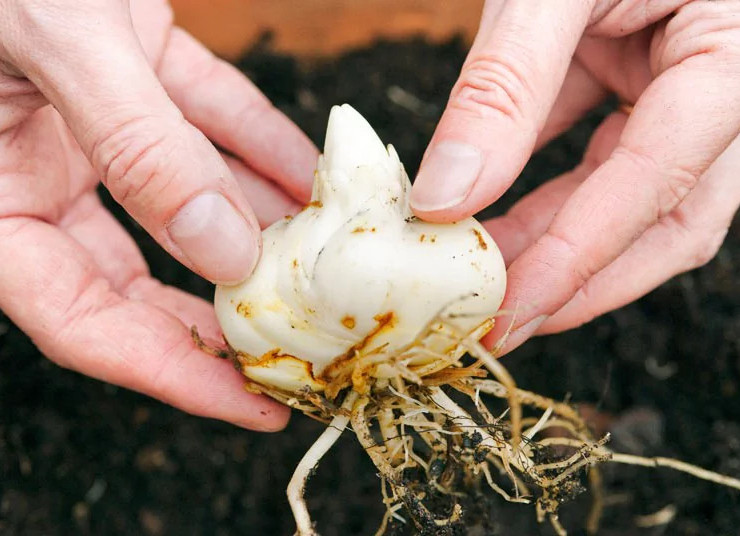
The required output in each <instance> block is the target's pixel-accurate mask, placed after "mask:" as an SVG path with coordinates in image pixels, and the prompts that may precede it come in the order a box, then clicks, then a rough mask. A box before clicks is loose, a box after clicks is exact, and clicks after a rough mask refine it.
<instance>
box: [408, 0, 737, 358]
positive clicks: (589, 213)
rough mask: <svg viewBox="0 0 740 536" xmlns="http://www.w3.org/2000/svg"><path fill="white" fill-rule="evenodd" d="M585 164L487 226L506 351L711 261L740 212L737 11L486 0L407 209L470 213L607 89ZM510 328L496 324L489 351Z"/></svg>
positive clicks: (692, 5) (443, 215) (701, 4)
mask: <svg viewBox="0 0 740 536" xmlns="http://www.w3.org/2000/svg"><path fill="white" fill-rule="evenodd" d="M609 92H613V93H616V94H617V95H618V96H619V97H620V99H621V100H623V101H625V102H628V103H634V109H633V110H632V111H631V113H629V114H628V113H625V111H624V110H619V111H616V112H614V113H613V114H612V115H610V116H609V117H608V118H607V119H606V120H605V121H604V122H603V124H602V125H601V126H600V128H599V129H598V130H597V132H596V133H595V134H594V136H593V138H592V140H591V143H590V145H589V148H588V150H587V151H586V154H585V156H584V159H583V161H582V163H581V164H580V165H579V166H578V167H577V168H575V169H574V170H573V171H571V172H569V173H566V174H564V175H562V176H560V177H557V178H555V179H553V180H551V181H549V182H547V183H545V184H544V185H542V186H541V187H540V188H538V189H537V190H535V191H534V192H532V193H530V194H529V195H528V196H526V197H525V198H524V199H522V200H521V201H519V203H518V204H516V205H515V206H514V207H513V208H512V209H511V210H510V211H509V213H508V214H506V215H505V216H503V217H501V218H497V219H494V220H492V221H490V222H488V223H487V228H488V229H489V230H490V232H491V234H492V235H493V237H494V238H495V239H496V241H497V242H498V244H499V245H500V247H501V249H502V252H503V254H504V257H505V259H506V261H507V264H508V266H509V268H508V277H509V287H508V292H507V296H506V299H505V301H504V304H503V305H502V310H504V311H515V312H516V317H515V321H514V327H513V331H512V332H511V333H510V335H509V337H508V342H507V344H506V347H505V351H508V350H511V349H512V348H514V347H516V346H517V345H519V344H521V343H522V342H523V341H524V340H526V339H527V338H528V337H530V336H531V335H532V334H534V333H549V332H556V331H561V330H565V329H569V328H572V327H575V326H578V325H580V324H582V323H584V322H587V321H589V320H591V319H592V318H594V317H595V316H597V315H600V314H602V313H604V312H607V311H609V310H612V309H615V308H617V307H620V306H622V305H624V304H626V303H628V302H630V301H632V300H634V299H637V298H638V297H640V296H642V295H643V294H645V293H647V292H649V291H650V290H651V289H653V288H655V287H656V286H658V285H659V284H661V283H662V282H664V281H665V280H667V279H669V278H670V277H672V276H673V275H675V274H677V273H680V272H683V271H686V270H689V269H692V268H695V267H697V266H700V265H702V264H703V263H705V262H707V261H708V260H709V259H711V258H712V257H713V256H714V254H715V253H716V252H717V250H718V248H719V247H720V245H721V243H722V241H723V239H724V236H725V234H726V232H727V229H728V226H729V224H730V222H731V220H732V217H733V215H734V213H735V212H736V210H737V208H738V205H740V180H738V177H737V176H736V175H737V170H738V169H740V141H734V142H733V140H736V138H737V136H738V133H739V132H740V2H738V1H731V0H727V1H722V2H718V1H707V0H704V1H702V0H697V1H694V2H690V1H688V0H667V1H664V2H651V1H650V0H590V1H581V0H565V1H558V2H552V1H550V0H542V1H540V2H535V3H532V2H526V3H522V2H504V1H502V0H489V1H488V2H486V6H485V8H484V11H483V18H482V21H481V25H480V30H479V33H478V36H477V37H476V40H475V42H474V44H473V47H472V49H471V51H470V53H469V55H468V57H467V59H466V61H465V64H464V66H463V69H462V73H461V75H460V78H459V80H458V82H457V84H456V85H455V87H454V88H453V91H452V95H451V97H450V101H449V103H448V106H447V109H446V111H445V113H444V115H443V117H442V119H441V121H440V123H439V126H438V128H437V130H436V132H435V135H434V138H433V139H432V142H431V144H430V147H429V149H428V150H427V154H426V155H425V159H424V161H423V162H422V167H421V170H420V172H419V175H418V178H417V181H416V183H415V185H414V188H413V192H412V198H411V203H412V206H413V208H414V211H415V212H416V214H417V215H418V216H420V217H422V218H423V219H426V220H430V221H453V220H457V219H460V218H463V217H467V216H470V215H472V214H474V213H476V212H477V211H478V210H480V209H482V208H483V207H485V206H486V205H488V204H490V203H492V202H493V201H495V200H496V199H497V198H498V197H500V196H501V194H502V193H503V192H504V191H505V190H506V189H507V188H508V187H509V186H510V185H511V183H512V182H513V181H514V179H515V177H516V176H517V175H518V174H519V172H520V171H521V170H522V168H523V167H524V164H525V163H526V161H527V159H528V158H529V155H530V154H531V152H532V151H533V150H534V149H536V148H537V147H539V146H542V145H543V144H544V143H546V142H547V141H549V140H550V139H552V138H553V137H554V136H556V135H557V134H558V133H560V132H562V131H563V130H565V129H566V128H568V127H569V126H570V125H572V124H573V123H574V122H575V121H577V120H578V119H579V118H580V117H581V116H582V115H583V114H584V113H585V112H586V111H588V110H589V109H591V108H593V107H594V106H595V105H596V104H598V103H599V102H600V101H601V100H603V99H604V98H605V96H606V95H607V94H608V93H609ZM507 325H508V322H507V321H502V322H499V324H498V325H497V326H496V328H495V330H494V332H493V333H491V334H490V335H489V338H488V342H489V343H490V342H492V341H494V340H496V339H498V338H500V337H501V336H502V335H503V333H504V330H505V329H506V327H507Z"/></svg>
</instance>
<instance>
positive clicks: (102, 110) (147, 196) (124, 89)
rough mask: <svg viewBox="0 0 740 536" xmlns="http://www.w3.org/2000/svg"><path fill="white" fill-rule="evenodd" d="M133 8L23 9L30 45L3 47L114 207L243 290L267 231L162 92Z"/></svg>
mask: <svg viewBox="0 0 740 536" xmlns="http://www.w3.org/2000/svg"><path fill="white" fill-rule="evenodd" d="M126 4H127V3H125V2H118V1H114V0H107V1H105V2H99V1H94V0H84V1H75V2H70V1H65V0H53V1H49V2H41V3H38V2H18V3H14V4H13V5H12V6H13V9H14V10H15V11H13V12H12V14H13V15H14V16H15V21H14V22H13V24H14V27H15V28H16V29H17V30H18V31H20V32H22V35H23V37H22V38H20V39H15V40H13V39H9V38H7V36H6V38H5V39H3V38H0V39H2V40H3V45H4V46H5V48H6V49H7V48H9V52H8V54H9V56H10V57H11V59H12V61H13V64H14V65H16V66H17V67H19V68H20V69H21V70H22V71H23V73H24V74H25V75H26V76H27V77H28V78H29V79H30V80H31V81H32V82H34V84H35V85H36V86H37V87H38V88H39V89H40V90H41V92H42V93H43V94H44V95H45V96H46V98H47V99H48V100H49V101H51V102H52V104H54V106H55V107H56V108H57V110H59V112H60V113H61V115H62V116H63V117H64V119H65V121H66V122H67V124H68V125H69V127H70V129H71V130H72V132H73V134H74V136H75V138H76V139H77V141H78V142H79V144H80V146H81V147H82V149H83V150H84V152H85V154H86V155H87V156H88V158H89V159H90V160H91V162H92V163H93V165H94V167H95V169H96V171H97V172H98V173H99V175H100V176H101V177H102V180H103V182H104V183H105V184H106V186H107V187H108V188H109V189H110V191H111V193H112V194H113V197H114V198H115V199H116V200H117V201H118V202H120V203H121V204H122V205H123V206H124V207H125V208H126V210H127V211H128V212H129V213H130V214H131V215H132V216H133V217H134V218H135V219H136V220H137V221H138V222H139V223H141V224H142V226H143V227H144V228H145V229H146V230H147V231H148V232H149V233H150V234H151V235H152V236H153V237H154V238H155V239H156V240H157V241H158V242H159V243H160V244H162V245H163V246H164V247H165V248H166V249H167V250H168V251H169V252H170V253H172V254H173V255H174V256H176V257H177V258H178V259H179V260H180V261H182V262H183V263H184V264H186V265H187V266H189V267H191V268H192V269H194V270H196V271H197V272H198V273H200V274H202V275H203V276H205V277H207V278H208V279H211V280H213V281H218V282H235V281H239V280H241V279H243V278H245V277H246V276H247V275H248V274H249V273H250V271H251V269H252V268H253V266H254V265H255V263H256V261H257V257H258V255H259V226H258V224H257V222H256V220H255V218H254V215H253V214H252V211H251V209H250V208H249V206H248V204H247V201H246V199H245V198H244V194H243V193H242V191H241V190H240V188H239V186H238V185H237V184H236V181H235V180H234V178H233V177H232V176H231V174H230V172H229V170H228V168H227V166H226V164H225V163H224V162H223V160H222V159H221V158H220V156H219V154H218V151H216V149H215V148H214V147H213V146H212V145H211V144H210V142H209V141H208V140H207V139H206V138H205V137H204V136H203V135H202V134H201V133H200V132H199V131H198V130H197V129H195V128H194V127H193V126H192V125H190V124H189V123H187V121H185V120H184V119H183V118H182V115H181V114H180V112H179V110H178V109H177V107H176V106H175V105H174V104H173V103H172V102H171V101H170V99H169V98H168V97H167V94H166V92H165V91H164V89H163V88H162V87H161V85H160V84H159V82H158V80H157V78H156V76H155V74H154V72H153V70H152V69H151V68H150V66H149V65H148V63H147V59H146V56H145V55H144V52H143V51H142V49H141V46H140V44H139V41H138V38H137V37H136V35H135V34H134V31H133V28H132V26H131V21H130V17H129V14H128V12H127V8H126ZM6 16H7V13H6ZM10 34H11V35H12V32H10Z"/></svg>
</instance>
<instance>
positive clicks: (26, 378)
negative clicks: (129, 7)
mask: <svg viewBox="0 0 740 536" xmlns="http://www.w3.org/2000/svg"><path fill="white" fill-rule="evenodd" d="M173 5H174V7H175V10H176V19H177V21H178V22H179V23H180V24H182V25H183V26H185V27H186V28H187V29H189V30H190V31H191V32H192V33H193V34H195V35H196V36H197V37H198V38H199V39H201V40H203V41H204V42H205V43H206V44H207V45H208V46H210V47H211V48H212V49H213V50H214V51H215V52H216V53H218V54H219V55H221V56H223V57H225V58H228V59H229V60H230V61H232V62H233V63H234V64H235V65H237V67H238V68H240V69H241V70H242V71H243V72H244V73H245V74H246V75H247V76H248V77H249V78H250V79H252V80H253V81H254V82H255V83H256V84H257V86H258V87H260V89H262V90H263V91H264V92H265V93H266V95H267V96H268V97H269V98H270V99H272V101H273V102H274V103H275V105H276V106H278V107H279V108H280V109H281V110H283V111H284V112H285V113H286V114H287V115H288V116H289V117H291V118H292V119H293V120H294V121H295V122H296V123H297V124H298V125H299V126H300V127H301V128H303V129H304V130H305V131H306V132H307V133H308V135H309V136H310V137H311V138H312V139H313V140H314V142H315V143H316V144H317V145H319V146H320V145H321V143H322V141H323V135H324V130H325V126H326V119H327V116H328V111H329V108H330V107H331V106H332V105H334V104H339V103H342V102H348V103H350V104H351V105H353V106H354V107H355V108H357V109H358V110H359V111H360V112H361V113H363V115H365V117H367V119H368V120H369V121H370V123H371V124H372V125H373V126H374V127H375V128H376V129H377V130H378V132H379V134H380V135H381V137H382V138H383V140H384V141H386V142H388V143H393V144H394V146H395V147H396V149H397V151H398V153H399V155H400V156H401V159H402V161H403V162H404V163H405V164H406V166H407V170H408V172H409V174H410V175H411V176H413V174H414V173H415V171H416V169H417V167H418V164H419V161H420V159H421V155H422V153H423V151H424V148H425V146H426V143H427V142H428V140H429V139H430V137H431V135H432V132H433V130H434V127H435V125H436V122H437V119H438V118H439V115H440V114H441V112H442V110H443V108H444V104H445V102H446V100H447V96H448V93H449V90H450V88H451V86H452V84H453V83H454V81H455V79H456V77H457V74H458V73H459V68H460V66H461V64H462V62H463V60H464V58H465V54H466V51H467V47H468V45H469V42H470V40H471V39H472V36H473V35H474V33H475V28H476V26H477V21H478V15H479V12H480V8H481V5H482V2H481V1H479V0H455V1H454V2H446V1H445V2H430V1H427V0H420V1H414V0H395V1H391V0H364V1H360V0H313V1H311V2H297V1H287V0H272V1H270V0H250V1H247V0H242V1H238V0H212V1H209V2H203V1H199V0H174V2H173ZM613 107H614V103H613V102H611V101H609V102H606V103H604V104H603V105H602V106H601V107H599V108H598V109H596V110H594V111H593V112H592V113H590V114H588V115H587V116H586V117H585V118H584V119H583V120H582V121H581V122H579V123H578V124H577V125H576V126H575V127H574V128H573V129H572V130H571V131H570V132H568V133H566V134H564V135H562V136H561V137H560V138H558V139H557V140H555V141H554V142H552V143H551V144H549V145H548V146H547V147H545V148H543V149H542V150H541V151H540V152H538V153H537V154H536V155H534V157H533V158H532V160H531V162H530V164H529V165H528V166H527V168H526V169H525V170H524V172H523V173H522V175H521V177H520V178H519V179H518V180H517V181H516V183H515V184H514V186H513V187H512V188H511V190H510V191H509V192H508V193H507V195H506V196H505V197H504V198H503V199H502V200H501V201H499V202H497V203H496V205H495V206H494V207H493V208H492V209H491V210H489V211H487V213H486V214H485V215H484V217H485V216H486V215H490V214H495V213H500V212H501V211H503V210H506V208H507V207H508V206H510V205H511V203H512V202H513V201H515V200H516V199H517V198H519V197H520V196H522V195H523V194H525V193H526V192H527V191H529V190H531V189H532V188H534V187H536V186H537V185H538V184H540V183H541V182H542V181H544V180H547V179H549V178H551V177H553V176H556V175H557V174H559V173H562V172H564V171H566V170H568V169H570V168H571V167H573V166H574V165H576V164H577V163H578V161H579V159H580V155H581V154H582V151H583V149H584V147H585V145H586V143H587V141H588V138H589V136H590V134H591V132H592V131H593V129H594V128H595V127H596V125H598V123H599V121H600V120H601V119H602V118H603V117H604V116H605V115H606V114H607V113H608V112H609V111H610V110H611V109H612V108H613ZM101 196H102V197H103V199H104V201H105V202H106V204H107V205H108V206H109V207H110V209H111V211H112V212H113V213H114V214H115V215H116V216H117V217H118V218H119V219H120V221H121V222H122V223H123V224H124V225H125V226H126V228H127V229H128V230H129V232H130V233H131V234H132V236H134V238H135V239H136V241H137V243H138V244H139V246H140V247H141V249H142V251H143V252H144V255H145V256H146V258H147V260H148V262H149V263H150V266H151V270H152V273H153V274H154V275H155V276H157V277H159V278H160V279H161V280H162V281H164V282H165V283H168V284H172V285H176V286H178V287H181V288H184V289H187V290H189V291H190V292H193V293H195V294H198V295H200V296H203V297H205V298H210V297H211V296H212V292H213V288H212V286H211V285H210V284H209V283H207V282H206V281H204V280H202V279H200V278H199V277H197V276H195V275H194V274H192V273H190V272H189V271H188V270H186V269H185V268H183V267H182V266H180V265H179V264H178V263H176V262H175V261H174V260H172V259H171V258H170V257H169V256H168V255H166V254H165V253H164V252H163V251H162V250H161V249H160V248H159V246H158V245H157V244H156V243H154V241H153V240H152V239H151V238H150V237H148V236H147V235H146V234H145V233H144V232H143V231H142V230H141V229H140V228H139V226H138V225H136V224H135V222H133V221H132V220H131V219H130V218H129V217H128V216H127V215H126V214H125V213H124V212H123V211H122V210H120V209H119V208H118V207H117V206H116V204H115V203H113V202H112V201H111V199H110V198H109V197H108V196H107V194H106V192H104V191H102V190H101ZM738 230H740V223H739V222H738V219H737V218H736V221H735V223H734V225H733V228H732V229H731V231H730V233H729V234H728V238H727V240H726V242H725V244H724V246H723V247H722V249H721V250H720V252H719V254H718V255H717V257H716V258H715V259H714V260H713V261H712V262H710V263H709V264H708V265H706V266H705V267H703V268H701V269H699V270H695V271H693V272H691V273H688V274H684V275H682V276H679V277H677V278H674V279H673V280H672V281H670V282H668V283H666V284H665V285H663V286H661V287H660V288H658V289H656V290H655V291H654V292H652V293H650V294H649V295H647V296H645V297H644V298H643V299H641V300H639V301H638V302H636V303H634V304H631V305H629V306H627V307H624V308H622V309H620V310H618V311H615V312H613V313H611V314H608V315H605V316H604V317H602V318H599V319H597V320H596V321H594V322H591V323H590V324H588V325H586V326H583V327H582V328H579V329H576V330H572V331H570V332H567V333H564V334H561V335H556V336H550V337H542V338H537V339H534V340H532V341H529V342H528V343H527V344H525V345H524V346H523V347H521V348H520V349H518V350H517V351H516V352H515V353H513V354H512V355H510V356H508V357H506V358H505V365H506V366H507V367H509V368H510V370H511V371H512V373H513V374H514V377H515V378H516V379H517V381H518V383H519V384H520V385H521V386H522V387H524V388H526V389H530V390H534V391H537V392H540V393H542V394H544V395H547V396H551V397H554V398H557V399H566V398H567V399H569V400H571V401H572V402H574V403H576V404H578V405H579V406H580V407H581V408H582V410H583V412H584V413H585V414H587V415H589V416H590V418H591V422H592V423H593V425H594V426H595V427H596V428H597V430H598V431H599V432H604V431H606V430H610V431H611V432H612V446H613V447H614V448H615V449H617V450H620V451H623V452H630V453H635V454H642V455H648V456H651V455H665V456H674V457H678V458H681V459H683V460H686V461H689V462H693V463H697V464H700V465H702V466H704V467H707V468H711V469H714V470H717V471H721V472H724V473H728V474H731V475H734V476H736V477H740V403H738V400H739V399H740V307H738V305H739V304H740V278H739V277H738V273H740V234H739V233H738ZM321 429H322V426H321V425H320V424H318V423H316V422H314V421H311V420H310V419H308V418H305V417H303V416H301V415H297V414H295V415H294V416H293V419H292V421H291V423H290V424H289V426H288V429H287V430H286V431H285V432H282V433H278V434H271V435H265V434H257V433H252V432H248V431H244V430H241V429H237V428H234V427H232V426H229V425H226V424H224V423H219V422H213V421H208V420H204V419H200V418H196V417H192V416H189V415H185V414H183V413H181V412H179V411H176V410H174V409H172V408H170V407H168V406H165V405H163V404H161V403H159V402H156V401H153V400H150V399H148V398H146V397H143V396H141V395H138V394H136V393H132V392H130V391H126V390H123V389H119V388H117V387H114V386H111V385H107V384H104V383H102V382H99V381H96V380H92V379H89V378H86V377H83V376H81V375H79V374H76V373H73V372H70V371H67V370H63V369H60V368H58V367H57V366H55V365H53V364H52V363H50V362H49V361H48V360H46V359H45V358H44V357H43V356H42V355H41V354H39V352H38V351H37V350H36V349H35V347H34V346H33V344H32V343H31V341H29V340H28V338H27V337H26V336H25V335H24V334H23V333H21V332H20V331H19V330H18V329H17V328H15V327H14V326H13V325H12V324H11V323H10V321H9V320H8V319H7V318H5V317H4V316H2V314H0V535H2V536H6V535H7V536H21V535H23V536H36V535H49V536H55V535H69V534H80V535H100V534H106V535H139V534H143V535H145V536H165V535H173V536H181V535H217V536H229V535H239V536H252V535H255V536H261V535H268V536H272V535H276V536H283V535H285V536H288V535H291V534H292V533H293V530H294V523H293V519H292V516H291V514H290V510H289V507H288V504H287V501H286V499H285V492H284V490H285V487H286V485H287V482H288V480H289V478H290V475H291V473H292V471H293V468H294V467H295V465H296V464H297V463H298V460H299V459H300V458H301V456H302V455H303V453H304V452H305V450H306V449H307V448H308V446H309V445H310V444H311V443H312V442H313V441H314V439H315V438H316V437H317V436H318V435H319V433H320V432H321ZM604 476H605V486H606V509H605V513H604V519H603V524H602V526H603V528H602V531H601V532H600V534H602V535H605V536H617V535H619V536H631V535H634V536H659V535H668V534H670V535H720V536H733V535H737V534H739V532H738V527H740V496H739V494H738V493H737V492H733V491H730V490H727V489H724V488H720V487H718V486H715V485H712V484H709V483H706V482H701V481H696V480H694V479H692V478H690V477H687V476H684V475H679V474H675V473H672V472H670V471H667V470H651V469H647V468H631V467H617V468H615V467H606V468H605V471H604ZM308 497H309V507H310V509H311V511H312V513H313V515H314V518H315V520H316V522H317V524H318V527H319V529H320V532H321V534H322V535H323V536H347V535H355V534H356V535H371V534H373V533H374V531H375V530H376V528H377V526H378V523H379V522H380V519H381V516H382V512H383V507H382V504H381V498H380V493H379V482H378V479H377V477H376V475H375V471H374V468H373V466H372V464H371V463H370V462H369V460H368V458H367V456H366V454H365V453H364V452H363V451H362V449H361V448H360V447H359V445H358V444H357V442H356V440H355V439H354V438H353V437H351V436H349V435H347V436H346V437H344V438H343V439H341V440H340V442H339V443H338V445H337V446H336V447H335V449H334V450H333V451H332V452H331V453H330V454H329V455H328V456H327V457H326V458H325V459H324V460H323V461H322V463H321V465H320V467H319V470H318V472H317V473H316V475H315V476H314V477H313V478H312V480H311V481H310V482H309V486H308ZM471 497H472V500H473V503H474V505H475V506H474V507H471V508H469V509H468V514H467V517H466V518H465V526H464V527H460V528H459V529H458V531H457V532H456V533H455V534H469V535H471V536H493V535H501V536H509V535H511V536H514V535H516V536H521V535H537V534H542V535H551V534H552V531H551V529H550V528H549V527H548V526H540V525H537V523H536V522H535V521H534V511H533V508H530V507H527V506H522V505H510V504H504V503H502V502H501V501H500V500H499V498H498V497H497V496H496V497H490V495H489V496H485V495H476V494H475V493H473V495H472V496H471ZM589 500H590V497H589V494H588V493H585V494H583V495H582V496H581V497H579V498H578V499H577V500H576V501H574V502H573V503H572V504H569V505H566V506H564V508H563V510H562V514H563V515H562V518H563V523H564V524H565V525H566V526H567V527H568V528H569V529H570V534H575V535H579V534H584V523H585V515H586V512H587V508H588V505H589ZM656 513H658V514H659V515H653V514H656ZM413 533H414V531H413V529H410V528H404V527H401V526H399V527H396V529H394V532H393V534H394V535H402V534H408V535H410V534H413Z"/></svg>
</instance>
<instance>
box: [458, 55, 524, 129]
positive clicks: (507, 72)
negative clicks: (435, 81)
mask: <svg viewBox="0 0 740 536" xmlns="http://www.w3.org/2000/svg"><path fill="white" fill-rule="evenodd" d="M532 95H533V92H532V89H531V87H530V86H529V84H528V82H527V77H526V75H525V73H524V68H523V67H522V65H521V64H520V63H519V62H518V61H517V60H514V59H510V58H506V59H504V58H500V57H496V56H478V57H475V58H473V59H471V60H469V61H468V62H467V63H466V65H465V66H464V67H463V70H462V72H461V74H460V78H459V79H458V81H457V83H456V84H455V87H454V88H453V90H452V94H451V96H450V107H453V108H459V109H462V110H466V111H469V112H472V113H475V114H477V115H482V116H484V117H487V116H490V115H498V116H500V115H504V116H506V117H508V118H510V119H511V120H513V121H516V122H521V121H523V120H524V119H525V118H526V117H527V110H529V109H530V108H531V103H532V102H533V98H532Z"/></svg>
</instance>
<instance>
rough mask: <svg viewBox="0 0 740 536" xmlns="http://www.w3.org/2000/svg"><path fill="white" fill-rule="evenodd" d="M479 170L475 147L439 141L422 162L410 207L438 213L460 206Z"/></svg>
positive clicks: (480, 159)
mask: <svg viewBox="0 0 740 536" xmlns="http://www.w3.org/2000/svg"><path fill="white" fill-rule="evenodd" d="M482 167H483V156H482V155H481V152H480V150H479V149H478V148H477V147H473V146H472V145H469V144H467V143H460V142H456V141H443V142H440V143H438V144H437V145H435V146H434V147H432V148H431V149H430V151H429V154H427V156H426V157H425V158H424V162H423V163H422V166H421V169H420V170H419V174H418V175H417V176H416V181H415V182H414V188H413V189H412V191H411V206H412V207H414V208H415V209H419V210H423V211H432V210H442V209H445V208H450V207H454V206H455V205H459V204H460V203H462V202H463V201H464V200H465V198H466V197H467V196H468V194H469V193H470V190H471V189H472V188H473V185H474V184H475V181H476V180H477V179H478V175H479V174H480V171H481V168H482Z"/></svg>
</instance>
